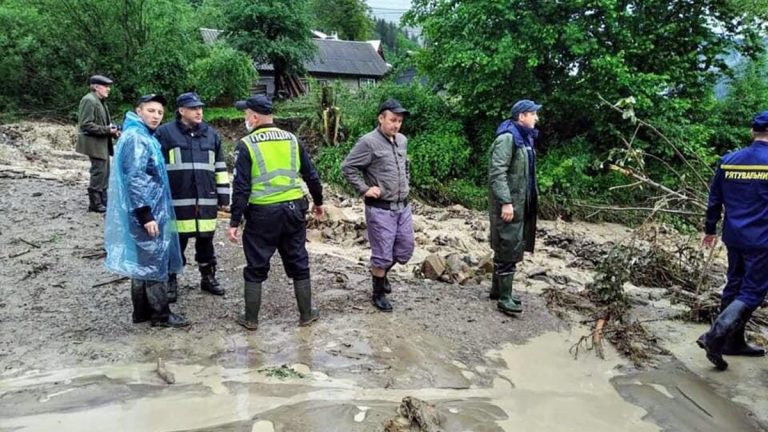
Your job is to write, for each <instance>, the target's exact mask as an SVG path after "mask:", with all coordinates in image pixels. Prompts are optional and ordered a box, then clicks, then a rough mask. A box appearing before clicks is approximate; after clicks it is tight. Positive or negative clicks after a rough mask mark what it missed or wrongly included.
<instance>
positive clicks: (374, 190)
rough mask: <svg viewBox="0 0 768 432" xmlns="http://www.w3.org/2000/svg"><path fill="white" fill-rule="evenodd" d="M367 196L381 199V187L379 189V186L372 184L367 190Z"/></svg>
mask: <svg viewBox="0 0 768 432" xmlns="http://www.w3.org/2000/svg"><path fill="white" fill-rule="evenodd" d="M365 196H367V197H368V198H373V199H379V197H380V196H381V189H379V187H378V186H371V187H370V188H368V190H367V191H365Z"/></svg>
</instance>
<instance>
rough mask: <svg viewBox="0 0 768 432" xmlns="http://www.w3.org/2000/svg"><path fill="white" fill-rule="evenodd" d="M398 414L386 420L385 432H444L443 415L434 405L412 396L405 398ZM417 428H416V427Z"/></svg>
mask: <svg viewBox="0 0 768 432" xmlns="http://www.w3.org/2000/svg"><path fill="white" fill-rule="evenodd" d="M397 412H398V416H397V417H395V418H393V419H389V420H387V421H386V422H384V432H412V431H419V432H442V431H444V429H443V428H442V425H443V423H444V421H445V420H444V418H443V416H442V415H441V414H440V413H439V412H438V411H437V409H436V408H435V406H434V405H431V404H429V403H427V402H424V401H422V400H420V399H417V398H415V397H412V396H406V397H404V398H403V400H402V402H401V403H400V406H399V407H398V409H397ZM414 428H416V429H414Z"/></svg>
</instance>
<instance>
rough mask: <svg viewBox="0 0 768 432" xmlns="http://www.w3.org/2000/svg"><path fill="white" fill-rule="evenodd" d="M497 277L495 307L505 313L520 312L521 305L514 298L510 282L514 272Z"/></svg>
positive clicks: (521, 309)
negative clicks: (496, 300) (497, 286)
mask: <svg viewBox="0 0 768 432" xmlns="http://www.w3.org/2000/svg"><path fill="white" fill-rule="evenodd" d="M497 277H498V279H499V301H498V302H497V303H496V307H498V308H499V310H500V311H502V312H504V313H505V314H507V315H511V314H519V313H521V312H522V311H523V307H522V306H521V305H520V303H518V302H516V301H515V300H514V296H513V295H512V282H513V279H514V277H515V274H514V273H508V274H505V275H499V276H497Z"/></svg>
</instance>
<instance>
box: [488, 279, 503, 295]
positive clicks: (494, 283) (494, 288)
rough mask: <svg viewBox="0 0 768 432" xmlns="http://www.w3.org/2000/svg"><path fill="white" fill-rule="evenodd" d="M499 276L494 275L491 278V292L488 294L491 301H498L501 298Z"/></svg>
mask: <svg viewBox="0 0 768 432" xmlns="http://www.w3.org/2000/svg"><path fill="white" fill-rule="evenodd" d="M500 295H501V294H499V275H497V274H496V273H493V275H492V276H491V292H490V293H489V294H488V298H490V299H491V300H498V299H499V296H500Z"/></svg>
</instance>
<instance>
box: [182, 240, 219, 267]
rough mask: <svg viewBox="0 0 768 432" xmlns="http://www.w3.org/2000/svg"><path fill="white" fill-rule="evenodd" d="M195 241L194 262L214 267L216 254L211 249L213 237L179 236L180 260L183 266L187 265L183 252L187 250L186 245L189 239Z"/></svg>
mask: <svg viewBox="0 0 768 432" xmlns="http://www.w3.org/2000/svg"><path fill="white" fill-rule="evenodd" d="M191 238H194V239H195V262H196V263H198V264H212V265H216V252H215V251H214V249H213V236H210V237H208V236H205V237H201V236H194V237H187V236H184V235H180V236H179V246H180V247H181V259H182V260H183V262H184V265H187V256H186V255H185V254H184V251H185V250H186V249H187V243H189V239H191Z"/></svg>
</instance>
